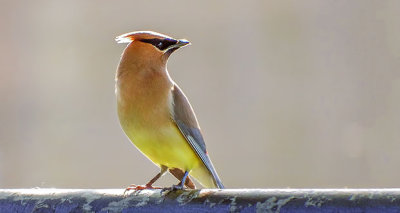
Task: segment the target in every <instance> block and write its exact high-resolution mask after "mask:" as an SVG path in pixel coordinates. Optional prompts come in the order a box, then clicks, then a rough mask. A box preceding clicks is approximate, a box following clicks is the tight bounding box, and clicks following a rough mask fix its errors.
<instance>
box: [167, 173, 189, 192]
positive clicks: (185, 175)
mask: <svg viewBox="0 0 400 213" xmlns="http://www.w3.org/2000/svg"><path fill="white" fill-rule="evenodd" d="M188 175H189V172H188V171H186V172H185V174H184V175H183V178H182V180H181V182H179V184H178V185H172V187H171V188H172V190H182V189H183V187H184V185H185V181H186V178H187V177H188Z"/></svg>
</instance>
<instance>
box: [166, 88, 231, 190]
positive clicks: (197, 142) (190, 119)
mask: <svg viewBox="0 0 400 213" xmlns="http://www.w3.org/2000/svg"><path fill="white" fill-rule="evenodd" d="M172 95H173V101H174V106H173V109H174V112H173V119H174V121H175V123H176V124H177V126H178V128H179V130H180V131H181V133H182V134H183V136H184V137H185V138H186V141H187V142H188V143H189V144H190V146H191V147H192V149H193V150H194V151H195V152H196V154H197V155H198V156H199V157H200V159H201V161H202V162H203V163H204V165H205V166H206V168H207V169H208V171H209V172H210V173H211V175H212V176H213V178H214V182H215V185H216V186H217V187H218V188H221V189H222V188H224V186H223V185H222V182H221V180H220V179H219V177H218V174H217V172H216V171H215V169H214V166H213V165H212V163H211V160H210V158H209V157H208V156H207V151H206V144H205V143H204V139H203V136H202V134H201V131H200V127H199V124H198V122H197V119H196V116H195V114H194V111H193V109H192V106H191V105H190V103H189V101H188V100H187V98H186V96H185V95H184V94H183V92H182V90H181V89H180V88H179V87H178V85H176V84H174V87H173V90H172Z"/></svg>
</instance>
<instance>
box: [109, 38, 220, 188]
mask: <svg viewBox="0 0 400 213" xmlns="http://www.w3.org/2000/svg"><path fill="white" fill-rule="evenodd" d="M116 41H117V42H118V43H127V46H126V48H125V49H124V51H123V53H122V55H121V58H120V62H119V65H118V68H117V72H116V76H115V82H116V83H115V93H116V97H117V98H116V99H117V111H118V117H119V121H120V125H121V127H122V129H123V131H124V132H125V134H126V136H127V137H128V138H129V139H130V141H131V142H132V143H133V144H134V145H135V146H136V148H137V149H138V150H139V151H140V152H142V154H144V155H145V156H146V157H147V158H148V159H150V160H151V161H152V162H153V163H154V164H155V165H156V166H158V167H159V168H160V172H159V173H158V174H157V175H156V176H155V177H153V178H152V179H151V180H150V181H149V182H148V183H147V184H145V185H135V184H132V185H130V186H129V187H127V188H126V190H142V189H155V188H157V187H153V184H154V182H156V181H157V180H158V179H159V178H160V177H161V176H163V175H164V174H165V173H166V172H167V171H168V172H169V173H171V174H172V175H173V176H175V177H176V178H177V179H178V180H179V181H180V182H179V183H178V184H177V185H173V186H172V187H171V188H172V189H174V190H175V189H176V190H178V189H184V188H185V186H186V187H187V188H189V189H195V188H196V185H195V184H194V182H193V180H192V179H191V178H194V179H196V180H197V181H198V182H199V183H200V184H201V185H202V186H203V187H204V188H219V189H222V188H224V185H223V184H222V182H221V179H220V178H219V176H218V174H217V172H216V170H215V168H214V166H213V164H212V162H211V159H210V157H209V155H208V152H207V150H206V145H205V142H204V138H203V136H202V132H201V129H200V126H199V123H198V121H197V118H196V115H195V113H194V111H193V108H192V106H191V104H190V103H189V101H188V99H187V97H186V96H185V94H184V93H183V92H182V90H181V89H180V87H179V86H178V85H177V84H176V83H175V82H174V81H173V80H172V79H171V77H170V75H169V73H168V70H167V62H168V58H169V57H170V55H171V54H172V53H173V52H175V51H176V50H178V49H180V48H181V47H184V46H187V45H190V44H191V43H190V42H189V41H188V40H186V39H174V38H172V37H170V36H167V35H164V34H161V33H157V32H153V31H134V32H130V33H126V34H123V35H120V36H117V37H116Z"/></svg>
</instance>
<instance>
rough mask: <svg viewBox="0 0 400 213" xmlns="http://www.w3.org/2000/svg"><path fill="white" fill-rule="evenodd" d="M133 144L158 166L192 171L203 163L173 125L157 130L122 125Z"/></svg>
mask: <svg viewBox="0 0 400 213" xmlns="http://www.w3.org/2000/svg"><path fill="white" fill-rule="evenodd" d="M121 125H122V128H123V129H124V131H125V133H126V135H127V136H128V138H129V139H130V140H131V141H132V143H133V144H134V145H135V146H136V147H137V148H138V149H139V150H140V151H141V152H142V153H143V154H144V155H145V156H146V157H148V158H149V159H150V160H151V161H153V163H155V164H156V165H157V166H161V165H164V166H167V167H168V168H180V169H183V170H185V171H190V170H191V169H192V168H194V167H198V165H199V164H200V163H201V161H200V159H199V157H198V156H197V155H196V154H195V152H194V151H193V150H192V148H191V147H190V145H189V144H188V142H187V141H186V139H185V138H184V137H183V135H182V134H181V132H180V131H179V129H178V128H177V127H176V126H175V125H174V124H173V123H172V121H171V124H170V125H166V126H164V127H158V128H157V129H156V128H154V129H144V128H132V127H133V126H132V125H126V126H125V127H124V124H122V123H121Z"/></svg>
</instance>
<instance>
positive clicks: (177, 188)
mask: <svg viewBox="0 0 400 213" xmlns="http://www.w3.org/2000/svg"><path fill="white" fill-rule="evenodd" d="M183 189H185V188H184V186H183V185H181V184H178V185H172V186H171V187H165V188H163V189H161V192H164V191H171V192H172V191H177V190H183Z"/></svg>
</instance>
